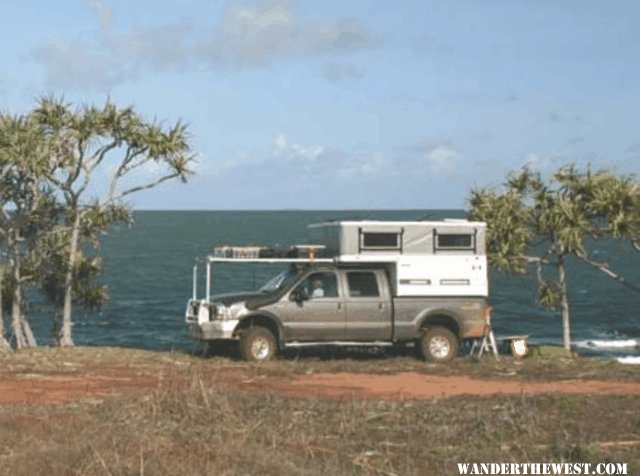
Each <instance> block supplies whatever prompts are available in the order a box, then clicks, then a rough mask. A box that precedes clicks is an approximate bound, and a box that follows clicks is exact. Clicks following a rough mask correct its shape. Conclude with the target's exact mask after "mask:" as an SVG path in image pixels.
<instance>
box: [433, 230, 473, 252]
mask: <svg viewBox="0 0 640 476" xmlns="http://www.w3.org/2000/svg"><path fill="white" fill-rule="evenodd" d="M436 249H438V250H470V249H473V235H468V234H438V235H437V240H436Z"/></svg>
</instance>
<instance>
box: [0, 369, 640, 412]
mask: <svg viewBox="0 0 640 476" xmlns="http://www.w3.org/2000/svg"><path fill="white" fill-rule="evenodd" d="M206 380H207V381H205V382H203V383H206V384H209V385H225V386H229V387H233V388H238V389H241V390H244V391H248V392H271V393H280V394H284V395H289V396H294V397H326V398H350V397H358V398H410V399H433V398H447V397H454V396H459V395H476V396H490V395H506V394H511V395H520V394H527V395H532V394H586V395H596V394H605V395H640V382H605V381H597V380H565V381H554V382H545V381H535V382H531V381H523V380H518V379H515V378H512V377H508V376H506V377H504V378H501V379H474V378H470V377H465V376H442V375H429V374H420V373H411V372H405V373H398V374H392V375H379V374H359V373H318V374H311V375H302V376H295V377H293V378H288V377H266V376H260V377H258V378H256V377H253V378H251V377H249V376H247V375H243V374H242V373H241V372H238V371H237V370H236V371H234V372H225V373H222V374H221V373H216V374H215V375H211V376H210V377H206ZM165 384H166V381H165V380H162V379H159V378H157V377H155V376H152V375H148V374H141V373H140V372H139V371H134V370H133V369H129V368H118V367H100V368H96V369H92V370H91V372H87V371H86V370H85V371H83V372H77V373H65V374H46V375H45V374H32V373H0V404H16V403H62V402H68V401H71V400H75V399H78V398H90V397H93V398H102V397H105V396H108V395H117V394H124V393H135V394H145V393H150V392H152V391H153V390H154V389H156V388H159V387H162V386H163V385H165Z"/></svg>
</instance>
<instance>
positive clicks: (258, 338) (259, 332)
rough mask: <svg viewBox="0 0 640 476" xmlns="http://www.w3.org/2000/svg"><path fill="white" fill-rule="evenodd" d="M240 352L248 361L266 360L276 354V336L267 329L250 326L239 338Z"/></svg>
mask: <svg viewBox="0 0 640 476" xmlns="http://www.w3.org/2000/svg"><path fill="white" fill-rule="evenodd" d="M240 354H241V355H242V358H243V359H244V360H248V361H249V362H266V361H268V360H271V359H273V358H274V357H275V355H276V338H275V337H274V335H273V333H272V332H271V331H270V330H269V329H265V328H264V327H251V328H249V329H247V330H246V331H245V332H244V333H243V334H242V337H241V338H240Z"/></svg>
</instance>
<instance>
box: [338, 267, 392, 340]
mask: <svg viewBox="0 0 640 476" xmlns="http://www.w3.org/2000/svg"><path fill="white" fill-rule="evenodd" d="M344 274H345V275H346V285H347V289H346V292H347V296H346V308H347V333H346V334H347V335H346V338H347V340H354V341H367V340H389V339H391V331H392V329H391V296H390V295H389V287H388V285H387V279H386V276H385V275H384V273H383V272H382V271H379V270H378V271H345V272H344Z"/></svg>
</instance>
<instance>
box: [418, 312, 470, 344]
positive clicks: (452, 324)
mask: <svg viewBox="0 0 640 476" xmlns="http://www.w3.org/2000/svg"><path fill="white" fill-rule="evenodd" d="M438 326H440V327H444V328H446V329H449V330H450V331H451V332H453V333H454V335H455V336H456V337H457V338H458V339H459V338H460V335H461V332H462V326H461V325H460V317H459V316H458V315H457V314H456V313H455V312H452V311H450V310H447V309H434V310H431V311H429V312H428V313H427V314H425V315H424V316H421V317H420V318H419V320H418V328H417V330H418V332H419V333H421V332H424V331H425V330H427V329H430V328H433V327H438Z"/></svg>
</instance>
